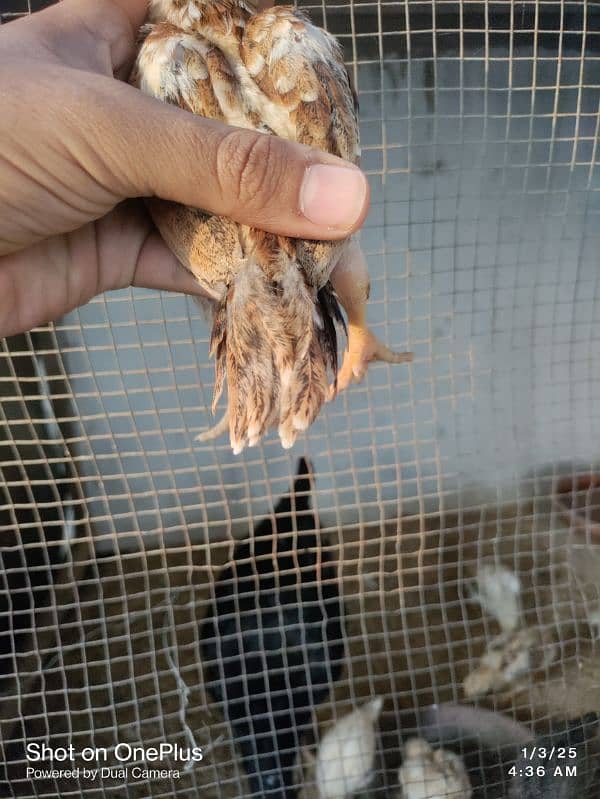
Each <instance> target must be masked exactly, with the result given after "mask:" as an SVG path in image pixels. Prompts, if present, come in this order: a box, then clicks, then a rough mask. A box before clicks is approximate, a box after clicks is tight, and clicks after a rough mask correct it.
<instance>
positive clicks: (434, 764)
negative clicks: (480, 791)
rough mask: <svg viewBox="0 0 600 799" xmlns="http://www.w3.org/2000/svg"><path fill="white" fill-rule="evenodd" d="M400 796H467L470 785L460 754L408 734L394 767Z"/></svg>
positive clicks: (452, 798) (431, 798)
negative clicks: (401, 755)
mask: <svg viewBox="0 0 600 799" xmlns="http://www.w3.org/2000/svg"><path fill="white" fill-rule="evenodd" d="M398 782H399V783H400V785H401V786H402V799H471V795H472V789H471V783H470V781H469V777H468V775H467V772H466V769H465V767H464V764H463V762H462V760H461V759H460V757H459V756H458V755H456V754H454V752H450V751H448V750H446V749H433V747H432V746H430V745H429V744H428V743H427V741H424V740H423V739H422V738H409V739H408V741H406V743H405V744H404V759H403V761H402V765H401V766H400V769H399V771H398Z"/></svg>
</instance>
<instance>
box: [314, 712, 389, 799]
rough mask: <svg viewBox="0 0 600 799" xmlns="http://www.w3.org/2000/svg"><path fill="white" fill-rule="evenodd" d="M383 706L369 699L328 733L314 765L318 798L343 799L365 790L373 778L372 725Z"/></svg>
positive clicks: (373, 738) (374, 749)
mask: <svg viewBox="0 0 600 799" xmlns="http://www.w3.org/2000/svg"><path fill="white" fill-rule="evenodd" d="M382 707H383V699H382V698H381V697H377V698H376V699H372V700H371V701H370V702H367V703H366V704H364V705H363V706H362V707H359V708H358V709H357V710H354V711H353V712H352V713H348V714H347V715H346V716H343V717H342V718H341V719H340V720H339V721H337V722H336V723H335V724H334V725H333V727H331V728H330V729H329V730H327V732H326V733H325V735H324V736H323V738H322V739H321V742H320V744H319V749H318V752H317V759H316V766H315V775H316V781H317V792H318V795H319V797H320V799H346V797H349V796H352V795H353V794H355V793H356V792H357V791H361V790H363V789H364V788H366V787H367V785H368V784H369V782H370V781H371V779H372V778H373V764H374V762H375V754H376V748H377V736H376V733H375V725H376V724H377V720H378V719H379V715H380V713H381V708H382Z"/></svg>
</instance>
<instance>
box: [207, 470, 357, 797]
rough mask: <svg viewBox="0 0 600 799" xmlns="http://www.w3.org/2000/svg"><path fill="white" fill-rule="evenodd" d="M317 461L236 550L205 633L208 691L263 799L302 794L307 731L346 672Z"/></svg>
mask: <svg viewBox="0 0 600 799" xmlns="http://www.w3.org/2000/svg"><path fill="white" fill-rule="evenodd" d="M309 472H310V470H309V465H308V463H307V462H306V460H304V459H301V460H300V462H299V465H298V472H297V477H296V480H295V483H294V488H293V492H292V494H291V495H290V496H286V497H284V498H282V499H281V500H280V501H279V502H278V503H277V506H276V508H275V520H276V521H275V524H273V521H272V519H271V518H268V519H265V520H264V521H262V522H261V523H260V524H259V525H258V526H257V528H256V530H255V531H254V534H253V535H252V536H251V537H250V538H248V539H246V540H245V541H242V542H240V543H239V544H237V546H236V547H235V550H234V553H233V561H232V562H231V563H229V564H228V565H226V566H225V567H224V569H223V571H222V572H221V574H220V576H219V579H218V581H217V583H216V585H215V589H214V590H215V600H214V603H213V605H212V607H211V608H210V609H209V611H208V614H207V617H206V619H205V621H204V624H203V626H202V630H201V639H202V655H203V661H204V664H205V666H206V678H207V686H208V690H209V691H210V692H211V693H212V696H213V697H214V699H215V700H216V701H217V702H219V703H221V705H222V707H223V711H224V713H225V715H226V717H227V718H228V720H229V722H230V724H231V727H232V730H233V732H234V735H235V737H236V740H237V745H238V747H239V749H240V752H241V754H242V759H243V764H244V768H245V770H246V772H247V774H248V777H249V780H250V787H251V789H252V791H253V793H254V794H256V795H258V796H261V797H262V796H269V797H271V799H292V797H294V796H296V793H297V786H296V785H295V777H296V773H297V772H296V769H295V762H296V759H297V756H298V754H299V750H300V738H301V736H302V731H303V727H305V726H306V725H308V724H309V722H310V721H311V718H312V713H313V709H314V708H315V707H316V706H317V705H318V704H319V703H320V702H322V701H323V699H325V697H326V696H327V694H328V693H329V691H330V689H331V687H332V685H333V684H334V683H335V681H336V680H337V679H338V678H339V676H340V673H341V670H342V659H343V654H344V629H343V616H344V607H343V602H342V600H341V598H340V595H339V587H338V582H337V578H336V572H335V569H334V567H333V566H332V565H331V564H330V558H329V556H328V554H327V553H326V552H322V551H320V549H318V547H319V539H318V537H317V533H316V531H317V529H318V521H317V519H316V517H315V515H314V514H313V512H312V511H311V508H310V499H309V496H308V492H309V491H310V487H311V482H310V478H309Z"/></svg>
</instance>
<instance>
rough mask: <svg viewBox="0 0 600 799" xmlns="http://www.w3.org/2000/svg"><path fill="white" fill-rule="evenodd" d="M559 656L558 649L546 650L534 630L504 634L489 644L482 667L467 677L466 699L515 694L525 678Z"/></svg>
mask: <svg viewBox="0 0 600 799" xmlns="http://www.w3.org/2000/svg"><path fill="white" fill-rule="evenodd" d="M556 654H557V649H556V646H555V645H554V644H552V645H550V646H545V645H544V641H543V640H542V639H541V637H540V635H539V634H537V633H536V631H535V630H533V629H523V630H517V632H513V633H502V634H501V635H498V636H496V638H494V639H492V640H491V641H490V642H489V644H488V647H487V650H486V652H485V654H484V655H483V657H482V658H481V660H480V663H479V666H478V667H477V668H476V669H474V670H473V671H472V672H470V673H469V674H468V675H467V676H466V677H465V680H464V683H463V689H464V692H465V696H466V697H468V698H469V699H474V698H475V697H479V696H485V695H486V694H488V693H491V692H494V691H504V690H506V689H513V690H514V689H515V688H516V687H517V685H518V682H519V680H520V679H521V678H522V677H524V676H526V675H529V673H530V672H531V671H534V670H537V669H539V668H545V667H546V666H548V665H549V664H550V663H552V661H553V660H554V659H555V658H556Z"/></svg>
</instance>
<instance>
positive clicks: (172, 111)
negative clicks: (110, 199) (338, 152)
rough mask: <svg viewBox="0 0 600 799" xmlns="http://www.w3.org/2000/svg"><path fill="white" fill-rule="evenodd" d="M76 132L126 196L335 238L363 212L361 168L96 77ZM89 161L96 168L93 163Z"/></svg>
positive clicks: (365, 190) (365, 195)
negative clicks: (168, 201)
mask: <svg viewBox="0 0 600 799" xmlns="http://www.w3.org/2000/svg"><path fill="white" fill-rule="evenodd" d="M74 99H76V100H77V99H79V100H80V101H81V108H80V109H77V108H74V109H73V114H72V118H76V119H78V125H77V129H76V130H74V131H73V137H76V138H77V139H78V140H81V138H82V136H83V137H85V138H87V140H88V142H89V147H90V151H92V152H93V153H94V158H95V160H96V168H97V169H102V170H103V173H99V174H98V175H97V179H98V180H99V181H100V182H101V183H102V184H103V185H116V186H118V187H119V191H120V192H121V194H122V196H152V195H156V196H159V197H162V198H164V199H167V200H173V201H176V202H180V203H184V204H186V205H191V206H196V207H199V208H203V209H204V210H207V211H211V212H213V213H216V214H219V215H222V216H227V217H230V218H232V219H234V220H236V221H237V222H241V223H243V224H247V225H251V226H254V227H258V228H260V229H262V230H268V231H270V232H273V233H280V234H284V235H288V236H296V237H305V238H311V239H337V238H343V237H345V236H347V235H348V234H349V233H351V232H352V231H354V230H355V229H356V228H358V227H359V226H360V225H361V224H362V222H363V221H364V218H365V216H366V213H367V210H368V202H369V186H368V183H367V180H366V177H365V176H364V174H363V173H362V172H361V171H360V170H359V169H358V168H357V167H355V166H353V165H351V164H349V163H348V162H346V161H343V160H341V159H339V158H336V157H335V156H332V155H329V154H327V153H324V152H321V151H318V150H313V149H311V148H308V147H305V146H303V145H301V144H297V143H295V142H290V141H285V140H284V139H280V138H279V137H277V136H270V135H267V134H262V133H257V132H256V131H251V130H245V129H241V128H231V127H228V126H226V125H223V124H221V123H219V122H215V121H213V120H206V119H203V118H201V117H197V116H194V115H193V114H191V113H188V112H185V111H181V110H180V109H178V108H175V107H174V106H171V105H168V104H166V103H162V102H160V101H159V100H155V99H154V98H151V97H149V96H147V95H145V94H143V93H142V92H140V91H138V90H137V89H134V88H133V87H130V86H127V85H124V84H117V85H115V84H114V82H112V81H101V80H98V85H95V86H94V90H93V92H91V93H88V94H87V96H84V97H83V98H81V95H80V94H79V95H77V97H76V98H74ZM88 168H89V167H88Z"/></svg>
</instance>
